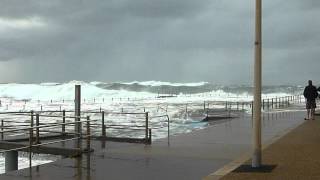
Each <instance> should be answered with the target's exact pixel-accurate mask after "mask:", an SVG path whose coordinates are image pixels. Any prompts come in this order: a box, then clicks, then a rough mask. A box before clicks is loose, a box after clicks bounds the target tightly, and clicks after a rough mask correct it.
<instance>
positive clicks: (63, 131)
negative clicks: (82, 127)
mask: <svg viewBox="0 0 320 180" xmlns="http://www.w3.org/2000/svg"><path fill="white" fill-rule="evenodd" d="M65 123H66V110H63V111H62V129H61V130H62V131H61V132H62V135H63V136H64V135H66V125H65Z"/></svg>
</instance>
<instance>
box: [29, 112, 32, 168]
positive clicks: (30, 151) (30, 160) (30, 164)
mask: <svg viewBox="0 0 320 180" xmlns="http://www.w3.org/2000/svg"><path fill="white" fill-rule="evenodd" d="M32 144H33V111H31V122H30V129H29V167H30V168H31V166H32V159H31V158H32V156H31V153H32Z"/></svg>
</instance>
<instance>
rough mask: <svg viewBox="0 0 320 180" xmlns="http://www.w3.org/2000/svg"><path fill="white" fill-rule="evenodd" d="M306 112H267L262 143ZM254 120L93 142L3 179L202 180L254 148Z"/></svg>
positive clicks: (296, 122)
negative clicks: (150, 138) (132, 140)
mask: <svg viewBox="0 0 320 180" xmlns="http://www.w3.org/2000/svg"><path fill="white" fill-rule="evenodd" d="M303 116H304V113H303V112H286V113H283V112H274V113H270V114H264V120H263V123H262V125H263V142H264V143H268V142H269V141H271V140H272V138H274V137H277V136H279V135H281V134H282V133H283V132H285V130H286V129H288V128H292V127H296V126H297V125H299V124H301V123H302V122H303ZM251 138H252V137H251V116H241V117H239V118H235V119H232V120H226V121H220V122H219V123H216V124H215V125H211V126H208V127H207V128H205V129H202V130H196V131H193V132H190V133H188V134H180V135H176V136H171V137H170V141H169V142H170V144H168V139H167V138H165V139H160V140H156V141H154V142H153V143H152V145H143V144H129V143H115V142H105V143H103V142H100V141H93V142H92V143H93V144H92V147H93V148H94V149H95V151H94V152H93V153H91V154H90V155H89V156H88V155H83V156H82V158H73V159H71V158H66V159H62V160H59V161H56V162H53V163H49V164H45V165H41V166H39V167H32V168H31V169H29V168H28V169H24V170H19V171H15V172H10V173H7V174H4V175H1V176H0V179H1V180H9V179H10V180H12V179H34V180H38V179H42V180H43V179H59V180H64V179H68V180H69V179H71V180H72V179H75V180H80V179H98V180H100V179H101V180H102V179H108V180H113V179H114V180H116V179H121V180H126V179H130V180H135V179H139V180H140V179H184V180H188V179H190V180H195V179H202V178H204V177H206V176H208V175H209V174H211V173H212V172H215V171H216V170H218V169H219V168H221V167H222V166H224V165H225V164H228V163H229V162H231V161H232V160H234V159H236V158H237V157H239V156H241V155H243V154H245V153H248V152H249V151H250V149H251Z"/></svg>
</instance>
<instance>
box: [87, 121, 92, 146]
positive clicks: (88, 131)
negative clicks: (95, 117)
mask: <svg viewBox="0 0 320 180" xmlns="http://www.w3.org/2000/svg"><path fill="white" fill-rule="evenodd" d="M90 149H91V142H90V116H87V151H88V152H90Z"/></svg>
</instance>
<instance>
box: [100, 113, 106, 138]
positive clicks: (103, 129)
mask: <svg viewBox="0 0 320 180" xmlns="http://www.w3.org/2000/svg"><path fill="white" fill-rule="evenodd" d="M101 116H102V117H101V119H102V123H101V124H102V136H103V137H105V136H106V126H105V125H104V111H102V112H101Z"/></svg>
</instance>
